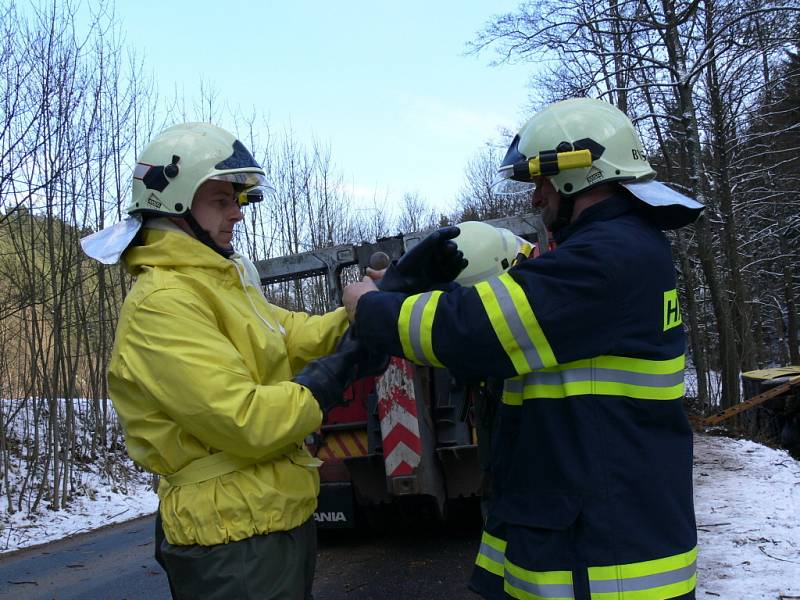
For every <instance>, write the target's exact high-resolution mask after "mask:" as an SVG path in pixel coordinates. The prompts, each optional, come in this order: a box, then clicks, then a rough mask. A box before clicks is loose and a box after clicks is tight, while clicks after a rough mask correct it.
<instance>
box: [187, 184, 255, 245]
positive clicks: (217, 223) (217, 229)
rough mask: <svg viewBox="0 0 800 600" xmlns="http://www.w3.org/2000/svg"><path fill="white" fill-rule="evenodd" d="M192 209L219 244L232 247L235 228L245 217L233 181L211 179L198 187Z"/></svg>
mask: <svg viewBox="0 0 800 600" xmlns="http://www.w3.org/2000/svg"><path fill="white" fill-rule="evenodd" d="M191 210H192V214H193V215H194V218H195V219H196V220H197V222H198V223H199V224H200V227H202V228H203V229H205V230H206V231H207V232H208V234H209V235H210V236H211V239H212V240H214V243H216V244H217V246H219V247H220V248H225V249H228V248H230V247H231V239H232V238H233V228H234V227H235V226H236V224H237V223H238V222H239V221H241V220H242V219H243V218H244V215H243V214H242V209H241V207H240V206H239V203H238V202H237V201H236V195H235V193H234V190H233V184H232V183H229V182H227V181H216V180H214V179H209V180H208V181H206V182H205V183H203V184H202V185H201V186H200V187H199V188H197V192H196V193H195V195H194V200H193V201H192V209H191Z"/></svg>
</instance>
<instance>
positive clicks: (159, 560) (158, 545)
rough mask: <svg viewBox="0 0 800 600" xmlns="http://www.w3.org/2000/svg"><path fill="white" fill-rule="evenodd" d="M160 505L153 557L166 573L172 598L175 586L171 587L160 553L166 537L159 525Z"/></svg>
mask: <svg viewBox="0 0 800 600" xmlns="http://www.w3.org/2000/svg"><path fill="white" fill-rule="evenodd" d="M160 509H161V507H160V506H159V510H158V511H156V536H155V537H156V539H155V546H156V547H155V552H154V554H155V557H156V562H157V563H158V564H159V565H161V568H162V569H164V572H165V573H166V574H167V582H168V583H169V593H170V595H171V596H172V598H173V600H174V599H175V598H177V597H178V595H177V594H176V593H175V588H173V587H172V579H170V576H169V571H167V565H166V564H165V563H164V557H163V556H162V554H161V544H162V543H164V542H166V541H167V540H166V538H165V537H164V527H163V526H162V525H161V510H160Z"/></svg>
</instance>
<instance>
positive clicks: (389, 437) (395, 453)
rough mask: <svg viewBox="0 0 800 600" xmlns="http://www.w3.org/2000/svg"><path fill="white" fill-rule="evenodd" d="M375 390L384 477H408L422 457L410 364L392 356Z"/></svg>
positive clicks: (412, 369) (412, 373)
mask: <svg viewBox="0 0 800 600" xmlns="http://www.w3.org/2000/svg"><path fill="white" fill-rule="evenodd" d="M376 390H377V393H378V418H379V419H380V423H381V436H382V438H383V461H384V465H385V467H386V476H387V477H392V476H395V475H410V474H411V473H412V472H413V470H414V469H416V468H417V466H418V465H419V461H420V455H421V454H422V441H421V440H420V437H419V420H418V416H417V398H416V395H415V394H414V365H412V364H411V363H410V362H408V361H407V360H403V359H402V358H394V357H393V358H392V360H391V361H390V362H389V368H388V369H386V372H385V373H384V374H383V375H382V376H381V377H380V379H378V381H377V382H376Z"/></svg>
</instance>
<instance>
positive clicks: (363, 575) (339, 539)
mask: <svg viewBox="0 0 800 600" xmlns="http://www.w3.org/2000/svg"><path fill="white" fill-rule="evenodd" d="M152 532H153V517H144V518H141V519H136V520H134V521H129V522H127V523H123V524H121V525H114V526H109V527H106V528H103V529H100V530H96V531H93V532H90V533H86V534H82V535H79V536H75V537H73V538H70V539H66V540H61V541H58V542H53V543H51V544H47V545H43V546H37V547H35V548H31V549H27V550H21V551H18V552H15V553H13V554H9V555H0V598H3V599H6V598H7V599H9V600H11V599H13V600H50V599H56V600H169V598H170V594H169V588H168V586H167V579H166V577H165V576H164V573H163V571H162V570H161V568H160V567H159V566H158V564H157V563H156V562H155V560H154V559H153V557H152V556H153V540H152ZM479 537H480V528H479V527H478V526H477V524H476V523H475V520H474V519H471V520H470V521H468V522H467V521H464V520H463V519H462V520H460V521H458V522H454V523H449V524H445V525H443V526H433V525H430V524H428V525H426V526H422V527H410V526H408V525H405V526H401V527H395V528H394V530H391V531H387V532H385V533H380V534H379V533H375V532H366V533H365V532H333V531H327V532H321V533H320V543H319V555H318V560H317V574H316V578H315V580H314V597H315V600H352V599H358V600H371V599H375V600H378V599H380V600H384V599H386V600H391V599H398V600H400V599H405V598H412V599H423V598H425V599H427V598H436V599H437V600H456V599H458V600H464V599H471V598H475V599H477V598H478V596H475V595H474V594H472V593H470V592H469V591H468V590H467V587H466V585H467V581H468V579H469V575H470V571H471V568H472V563H473V561H474V558H475V551H476V550H477V547H478V540H479ZM232 600H233V599H232Z"/></svg>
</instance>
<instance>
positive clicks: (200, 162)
mask: <svg viewBox="0 0 800 600" xmlns="http://www.w3.org/2000/svg"><path fill="white" fill-rule="evenodd" d="M209 179H216V180H220V181H229V182H231V183H233V184H234V188H235V189H236V191H237V192H238V200H239V204H240V205H244V204H247V203H248V202H257V201H259V200H262V199H263V197H264V194H265V193H268V192H271V191H273V188H272V186H271V185H270V183H269V181H268V180H267V177H266V174H265V173H264V169H262V168H261V165H259V164H258V162H256V159H255V158H253V155H252V154H250V151H249V150H248V149H247V148H245V146H244V144H242V142H240V141H239V140H238V139H236V137H235V136H234V135H233V134H231V133H229V132H228V131H226V130H224V129H222V128H220V127H217V126H216V125H211V124H210V123H181V124H180V125H175V126H173V127H170V128H169V129H167V130H165V131H163V132H161V133H160V134H159V135H157V136H156V137H155V138H154V139H153V140H152V141H151V142H150V143H149V144H148V145H147V147H146V148H145V149H144V151H143V152H142V154H141V156H139V159H138V161H137V163H136V168H135V169H134V173H133V193H132V195H131V199H130V202H129V204H128V206H127V207H126V212H127V213H128V214H129V215H133V214H137V213H145V214H157V215H170V216H177V215H181V214H184V213H186V212H187V211H188V210H189V209H190V208H191V206H192V199H193V198H194V194H195V192H196V191H197V188H199V187H200V185H202V184H203V182H205V181H207V180H209Z"/></svg>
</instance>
